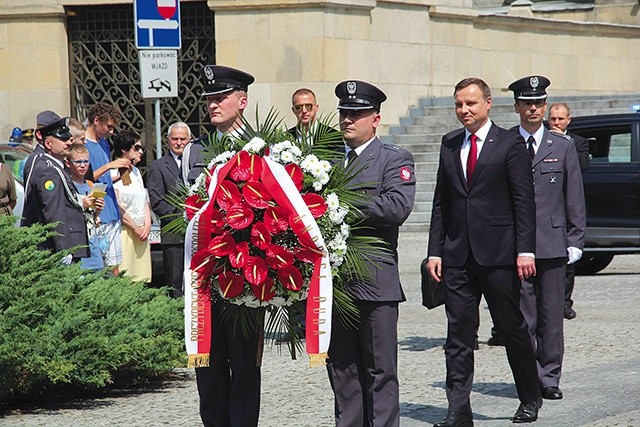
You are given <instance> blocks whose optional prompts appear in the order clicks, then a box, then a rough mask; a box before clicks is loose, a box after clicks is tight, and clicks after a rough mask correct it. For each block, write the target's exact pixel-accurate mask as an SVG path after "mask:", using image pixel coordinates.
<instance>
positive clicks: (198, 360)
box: [187, 353, 209, 368]
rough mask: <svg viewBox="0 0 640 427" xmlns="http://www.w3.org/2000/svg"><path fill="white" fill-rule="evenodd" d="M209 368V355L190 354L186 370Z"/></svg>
mask: <svg viewBox="0 0 640 427" xmlns="http://www.w3.org/2000/svg"><path fill="white" fill-rule="evenodd" d="M208 367H209V354H208V353H200V354H192V355H190V356H189V360H188V361H187V368H208Z"/></svg>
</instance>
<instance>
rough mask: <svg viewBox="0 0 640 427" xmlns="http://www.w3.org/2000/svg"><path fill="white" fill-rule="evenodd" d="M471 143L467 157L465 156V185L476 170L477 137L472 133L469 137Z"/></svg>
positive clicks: (469, 181)
mask: <svg viewBox="0 0 640 427" xmlns="http://www.w3.org/2000/svg"><path fill="white" fill-rule="evenodd" d="M469 141H470V142H471V145H470V147H469V157H467V186H470V185H471V180H472V178H473V172H474V171H475V170H476V161H477V160H478V144H477V141H478V137H477V136H476V134H475V133H472V134H471V136H470V137H469Z"/></svg>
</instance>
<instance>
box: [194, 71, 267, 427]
mask: <svg viewBox="0 0 640 427" xmlns="http://www.w3.org/2000/svg"><path fill="white" fill-rule="evenodd" d="M200 74H201V78H202V80H203V83H204V93H203V96H209V95H216V94H220V93H227V92H232V91H235V90H242V91H245V92H246V91H247V89H248V86H249V85H250V84H251V83H253V81H254V78H253V76H252V75H250V74H248V73H245V72H244V71H241V70H236V69H234V68H230V67H225V66H221V65H206V66H204V67H203V68H202V69H201V70H200ZM203 149H204V147H203V145H202V144H201V143H200V140H199V141H195V142H194V141H192V142H190V143H189V144H187V146H186V147H185V149H184V151H183V153H182V165H183V177H184V179H185V180H186V182H185V183H187V182H188V183H189V185H190V184H192V183H193V182H194V181H195V179H196V178H197V177H198V175H199V174H200V173H201V172H202V171H203V169H204V168H205V167H206V164H204V159H203V157H204V152H203ZM186 168H189V169H188V170H186V171H185V169H186ZM185 172H186V173H185ZM215 294H217V292H215V291H214V295H212V298H213V302H212V304H211V310H212V316H211V317H212V319H211V323H212V326H211V329H212V331H211V335H212V338H211V342H212V345H211V359H210V364H209V367H206V368H196V382H197V384H198V395H199V397H200V418H201V419H202V423H203V424H204V426H205V427H214V426H215V427H255V426H257V425H258V418H259V413H260V364H261V359H260V357H259V356H260V355H261V354H262V335H263V334H262V330H261V327H262V325H261V326H260V327H259V328H258V330H252V331H247V332H246V333H245V332H243V331H242V330H241V328H240V327H237V328H236V327H235V326H234V323H235V322H234V321H233V319H229V318H223V315H222V311H223V309H224V305H225V304H228V303H227V302H226V301H224V300H221V299H220V298H219V297H218V296H217V295H215Z"/></svg>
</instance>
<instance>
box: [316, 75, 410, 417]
mask: <svg viewBox="0 0 640 427" xmlns="http://www.w3.org/2000/svg"><path fill="white" fill-rule="evenodd" d="M335 94H336V96H337V97H338V99H339V100H340V101H339V104H338V111H339V113H340V129H341V130H342V131H343V132H344V140H345V142H346V147H345V149H346V152H347V159H349V160H348V164H347V166H346V167H347V168H348V169H349V170H354V171H357V170H362V172H361V173H359V174H357V175H356V176H355V177H354V178H353V179H352V180H351V181H350V183H349V187H350V188H354V189H357V190H359V191H362V192H365V193H366V194H368V195H369V196H370V200H369V201H368V202H367V204H366V205H364V206H359V209H360V211H361V212H362V219H363V222H362V225H363V226H365V227H366V228H364V229H361V230H359V231H358V232H360V233H362V234H365V235H368V236H374V237H377V238H379V239H381V240H383V241H384V242H385V243H386V245H385V248H386V249H388V250H389V251H390V256H389V257H384V258H383V257H381V258H379V259H375V260H373V262H367V264H368V266H369V270H370V273H371V279H370V280H368V281H364V282H351V283H348V284H347V285H348V292H349V293H350V294H351V296H352V297H353V299H354V302H355V304H356V306H357V307H358V310H359V320H358V324H357V327H356V328H354V327H353V326H345V325H343V324H341V322H340V320H339V319H338V318H334V321H333V323H332V332H331V344H330V347H329V359H328V362H327V371H328V373H329V381H330V382H331V387H332V389H333V392H334V395H335V417H336V418H335V419H336V426H338V427H347V426H349V427H351V426H380V427H382V426H384V427H394V426H398V425H399V423H400V400H399V385H398V374H397V364H398V348H397V346H398V338H397V335H398V333H397V323H398V305H399V303H400V302H401V301H404V300H405V296H404V292H403V291H402V287H401V285H400V276H399V273H398V253H397V246H398V231H399V227H400V225H402V223H403V222H404V221H405V220H406V219H407V217H408V216H409V214H410V213H411V210H412V208H413V202H414V198H415V185H416V179H415V173H414V162H413V156H412V155H411V153H409V152H408V151H407V150H404V149H402V148H399V147H397V146H394V145H387V144H383V143H382V142H381V141H380V140H379V139H378V138H377V137H376V128H377V127H378V125H379V124H380V104H381V103H382V102H383V101H384V100H386V99H387V97H386V95H385V94H384V93H383V92H382V91H381V90H380V89H378V88H377V87H375V86H373V85H371V84H369V83H366V82H362V81H357V80H350V81H344V82H342V83H340V84H338V85H337V86H336V88H335ZM354 232H356V231H354Z"/></svg>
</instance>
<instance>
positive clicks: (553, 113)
mask: <svg viewBox="0 0 640 427" xmlns="http://www.w3.org/2000/svg"><path fill="white" fill-rule="evenodd" d="M547 123H549V128H550V129H551V130H552V131H555V132H560V133H563V134H565V135H569V136H570V137H571V138H572V139H573V141H574V142H575V144H576V150H578V160H579V161H580V171H582V173H584V171H586V170H587V168H588V167H589V164H590V163H591V156H590V155H589V142H588V141H587V140H586V139H585V138H583V137H581V136H580V135H576V134H575V133H571V132H567V127H568V126H569V123H571V109H570V108H569V106H568V105H567V104H566V103H564V102H559V103H556V104H551V106H550V107H549V118H548V120H547ZM575 279H576V267H575V264H567V275H566V276H565V278H564V318H565V319H568V320H571V319H575V317H576V312H575V310H574V309H573V300H572V299H571V295H572V294H573V287H574V284H575Z"/></svg>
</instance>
